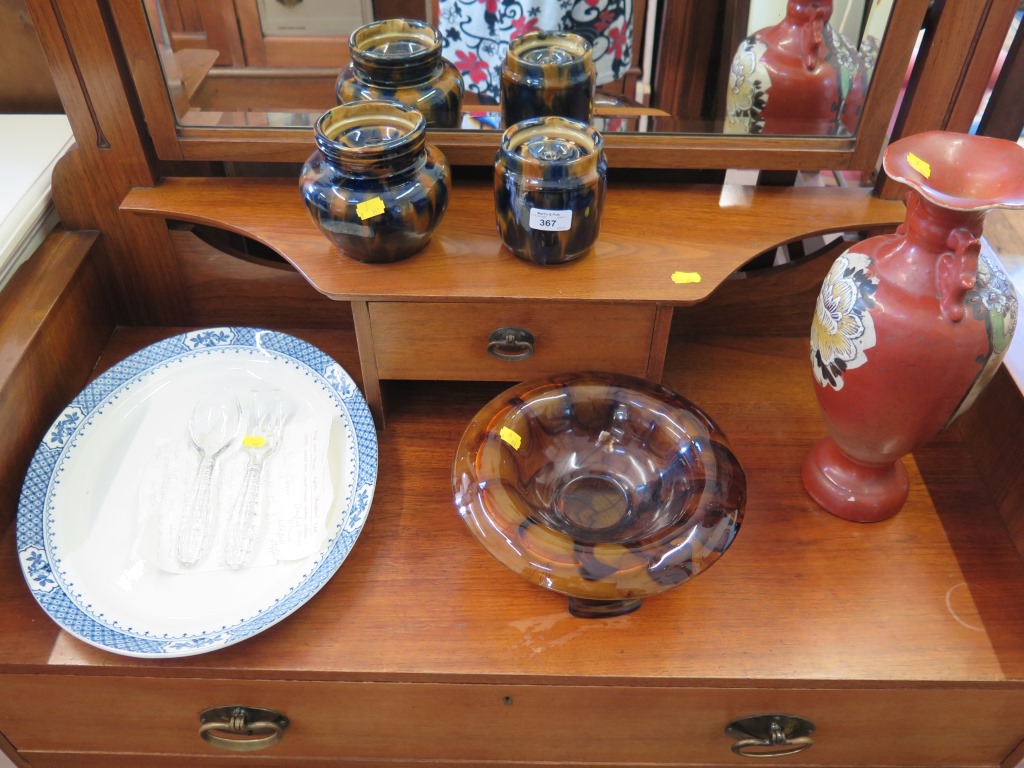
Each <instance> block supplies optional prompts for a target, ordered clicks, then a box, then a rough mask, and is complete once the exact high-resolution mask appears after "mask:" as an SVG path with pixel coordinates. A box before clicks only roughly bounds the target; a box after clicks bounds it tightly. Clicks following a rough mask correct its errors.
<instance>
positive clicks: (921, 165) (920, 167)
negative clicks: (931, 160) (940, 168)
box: [907, 152, 932, 179]
mask: <svg viewBox="0 0 1024 768" xmlns="http://www.w3.org/2000/svg"><path fill="white" fill-rule="evenodd" d="M907 162H908V163H910V167H911V168H913V169H914V170H915V171H917V172H918V173H920V174H921V175H922V176H924V177H925V178H926V179H927V178H930V177H931V175H932V167H931V165H929V164H928V163H926V162H925V161H924V160H922V159H921V158H920V157H918V156H917V155H915V154H914V153H913V152H907Z"/></svg>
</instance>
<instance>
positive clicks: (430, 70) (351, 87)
mask: <svg viewBox="0 0 1024 768" xmlns="http://www.w3.org/2000/svg"><path fill="white" fill-rule="evenodd" d="M441 42H442V40H441V35H440V34H439V33H438V31H437V30H436V29H435V28H434V27H432V26H430V25H429V24H427V23H425V22H422V21H415V20H409V19H384V20H380V21H374V22H371V23H369V24H365V25H363V26H361V27H359V29H357V30H355V31H354V32H353V33H352V35H351V36H350V37H349V43H348V47H349V53H350V55H351V57H352V60H351V62H350V63H349V65H348V66H347V67H346V68H345V69H343V70H342V72H341V74H340V75H339V76H338V81H337V83H336V85H335V91H336V95H337V98H338V103H339V104H348V103H350V102H353V101H397V102H399V103H401V104H405V105H406V106H409V107H412V108H413V109H415V110H416V111H417V112H419V113H420V114H422V115H423V117H424V119H425V120H426V121H427V127H428V128H458V127H459V123H460V121H461V119H462V100H463V96H464V95H465V85H464V83H463V81H462V75H461V74H459V71H458V70H457V69H456V68H455V66H454V65H453V64H452V63H451V62H449V61H448V60H447V59H445V58H443V57H442V56H441Z"/></svg>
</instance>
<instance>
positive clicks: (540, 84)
mask: <svg viewBox="0 0 1024 768" xmlns="http://www.w3.org/2000/svg"><path fill="white" fill-rule="evenodd" d="M596 80H597V70H596V69H595V68H594V58H593V51H592V50H591V46H590V43H589V42H587V40H586V38H584V37H582V36H581V35H577V34H574V33H572V32H528V33H527V34H525V35H521V36H520V37H517V38H515V39H514V40H512V42H511V43H510V44H509V47H508V53H507V54H506V56H505V61H504V62H503V63H502V65H501V114H502V120H503V123H504V125H505V126H506V127H507V126H510V125H514V124H515V123H518V122H520V121H521V120H527V119H529V118H531V117H543V116H545V115H556V116H559V117H567V118H570V119H572V120H579V121H581V122H584V123H589V122H591V120H592V119H593V117H594V89H595V87H596Z"/></svg>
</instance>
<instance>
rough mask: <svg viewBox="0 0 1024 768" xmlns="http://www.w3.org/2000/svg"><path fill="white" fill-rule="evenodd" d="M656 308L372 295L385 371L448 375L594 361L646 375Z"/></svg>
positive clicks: (377, 348)
mask: <svg viewBox="0 0 1024 768" xmlns="http://www.w3.org/2000/svg"><path fill="white" fill-rule="evenodd" d="M655 311H656V310H655V307H653V306H650V305H638V304H591V305H588V304H580V303H570V302H499V303H495V302H473V303H440V302H434V303H424V302H401V301H376V302H370V303H369V318H370V324H371V326H372V327H371V329H370V335H371V336H372V339H373V349H374V362H375V363H376V366H377V372H378V375H379V377H380V378H382V379H440V380H444V381H451V380H470V381H522V380H524V379H527V378H530V377H532V376H540V375H548V374H552V373H560V372H563V371H571V370H594V369H596V370H610V371H612V372H615V373H628V374H632V375H633V376H645V375H646V374H647V372H648V367H649V365H650V355H651V340H652V337H653V334H654V327H655V326H654V320H655Z"/></svg>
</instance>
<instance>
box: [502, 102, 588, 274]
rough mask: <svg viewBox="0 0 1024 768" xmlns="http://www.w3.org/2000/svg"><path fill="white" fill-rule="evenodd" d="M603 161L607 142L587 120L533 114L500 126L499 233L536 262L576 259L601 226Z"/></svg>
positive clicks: (520, 254) (517, 252) (508, 244)
mask: <svg viewBox="0 0 1024 768" xmlns="http://www.w3.org/2000/svg"><path fill="white" fill-rule="evenodd" d="M607 178H608V164H607V162H605V158H604V139H603V138H602V136H601V134H600V133H598V132H597V131H596V130H594V129H593V128H591V127H590V126H589V125H587V124H586V123H581V122H579V121H576V120H568V119H566V118H562V117H536V118H532V119H530V120H523V121H522V122H519V123H516V124H515V125H513V126H512V127H511V128H509V129H508V130H506V131H505V133H504V135H502V137H501V145H500V147H499V148H498V154H497V156H496V157H495V161H494V212H495V216H496V218H497V223H498V233H499V234H500V235H501V240H502V242H503V243H505V246H506V247H507V248H508V249H509V250H510V251H512V253H514V254H515V255H516V256H518V257H519V258H521V259H525V260H527V261H532V262H535V263H537V264H562V263H564V262H567V261H573V260H574V259H578V258H580V257H581V256H584V255H586V253H587V252H588V251H589V250H590V249H591V247H592V246H593V245H594V243H595V242H596V241H597V236H598V235H599V234H600V231H601V214H602V212H603V210H604V192H605V186H606V184H607Z"/></svg>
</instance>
